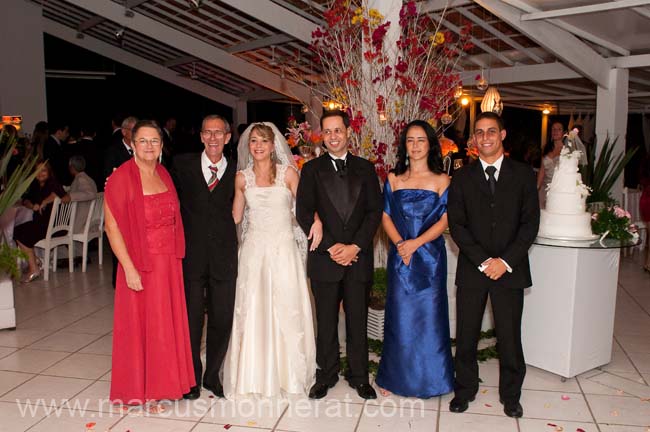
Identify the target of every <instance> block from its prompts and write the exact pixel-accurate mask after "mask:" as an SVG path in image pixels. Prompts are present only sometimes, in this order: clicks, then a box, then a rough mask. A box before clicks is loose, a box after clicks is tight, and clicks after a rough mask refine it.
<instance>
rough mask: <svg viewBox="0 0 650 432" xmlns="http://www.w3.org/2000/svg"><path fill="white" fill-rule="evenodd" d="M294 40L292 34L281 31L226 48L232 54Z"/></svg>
mask: <svg viewBox="0 0 650 432" xmlns="http://www.w3.org/2000/svg"><path fill="white" fill-rule="evenodd" d="M292 40H293V38H292V37H291V36H287V35H285V34H281V33H280V34H276V35H273V36H269V37H265V38H262V39H257V40H252V41H250V42H243V43H240V44H237V45H233V46H231V47H229V48H226V51H228V52H229V53H230V54H235V53H240V52H244V51H252V50H256V49H259V48H264V47H267V46H269V45H279V44H282V43H286V42H289V41H292Z"/></svg>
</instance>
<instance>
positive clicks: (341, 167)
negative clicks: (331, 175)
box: [330, 156, 347, 175]
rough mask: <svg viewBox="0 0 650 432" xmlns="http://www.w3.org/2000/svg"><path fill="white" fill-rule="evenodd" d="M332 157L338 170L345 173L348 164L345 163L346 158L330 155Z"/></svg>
mask: <svg viewBox="0 0 650 432" xmlns="http://www.w3.org/2000/svg"><path fill="white" fill-rule="evenodd" d="M330 159H332V160H333V161H334V165H336V172H337V173H339V174H341V175H343V174H345V172H346V171H347V164H346V163H345V159H334V158H333V157H331V156H330Z"/></svg>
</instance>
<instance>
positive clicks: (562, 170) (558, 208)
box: [539, 147, 593, 240]
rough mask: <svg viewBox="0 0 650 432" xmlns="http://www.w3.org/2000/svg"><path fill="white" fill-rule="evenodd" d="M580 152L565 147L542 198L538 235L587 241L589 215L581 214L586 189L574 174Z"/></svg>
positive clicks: (591, 234)
mask: <svg viewBox="0 0 650 432" xmlns="http://www.w3.org/2000/svg"><path fill="white" fill-rule="evenodd" d="M581 154H582V152H581V151H579V150H574V151H571V149H570V148H568V147H565V148H563V149H562V152H561V153H560V161H559V164H558V166H557V167H556V168H555V173H554V174H553V180H552V181H551V184H550V185H549V188H548V193H547V195H546V209H545V210H542V212H541V219H540V224H539V236H541V237H548V238H562V239H578V240H579V239H588V238H591V237H593V233H592V232H591V214H589V213H588V212H586V211H585V209H586V205H585V201H586V200H587V196H589V188H588V187H587V186H585V184H584V183H583V182H582V178H581V177H580V173H579V172H578V163H579V162H580V156H581Z"/></svg>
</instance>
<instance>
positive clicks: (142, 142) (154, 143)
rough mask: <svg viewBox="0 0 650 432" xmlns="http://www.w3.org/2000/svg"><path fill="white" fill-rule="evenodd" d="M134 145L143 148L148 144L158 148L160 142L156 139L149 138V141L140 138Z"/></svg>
mask: <svg viewBox="0 0 650 432" xmlns="http://www.w3.org/2000/svg"><path fill="white" fill-rule="evenodd" d="M135 143H136V144H137V145H140V146H145V145H147V143H149V144H151V145H152V146H154V147H158V146H159V145H160V144H162V141H160V140H159V139H158V138H151V139H146V138H140V139H137V140H135Z"/></svg>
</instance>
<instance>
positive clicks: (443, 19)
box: [430, 12, 515, 66]
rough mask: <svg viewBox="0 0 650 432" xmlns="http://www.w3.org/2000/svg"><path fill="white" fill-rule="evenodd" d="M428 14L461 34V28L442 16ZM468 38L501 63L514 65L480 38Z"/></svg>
mask: <svg viewBox="0 0 650 432" xmlns="http://www.w3.org/2000/svg"><path fill="white" fill-rule="evenodd" d="M430 15H431V18H433V19H435V20H437V21H439V22H441V23H442V25H443V26H445V27H447V28H448V29H449V30H451V31H453V32H454V33H456V34H458V35H462V33H463V29H461V28H460V27H458V26H457V25H455V24H452V23H450V22H449V21H448V20H446V19H445V18H444V17H443V16H441V15H438V14H437V13H433V12H432V13H431V14H430ZM469 40H470V42H471V43H473V44H474V45H476V46H477V47H479V48H481V49H482V50H483V51H485V52H488V53H490V54H491V55H493V56H494V57H496V58H498V59H499V60H501V61H502V62H503V63H505V64H507V65H508V66H514V64H515V62H513V61H512V60H510V59H509V58H508V57H506V56H504V55H503V54H501V53H500V52H498V51H497V50H495V49H494V48H492V47H491V46H489V45H488V44H486V43H483V42H481V41H480V40H478V39H476V38H475V37H474V36H471V35H470V38H469Z"/></svg>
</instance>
